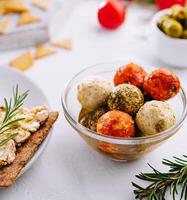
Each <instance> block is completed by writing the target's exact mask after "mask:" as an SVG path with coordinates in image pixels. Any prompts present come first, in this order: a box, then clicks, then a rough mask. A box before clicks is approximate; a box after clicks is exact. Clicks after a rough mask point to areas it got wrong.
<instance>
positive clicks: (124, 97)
mask: <svg viewBox="0 0 187 200" xmlns="http://www.w3.org/2000/svg"><path fill="white" fill-rule="evenodd" d="M107 102H108V107H109V108H110V110H120V111H123V112H126V113H128V114H130V115H135V114H136V113H137V112H138V110H139V109H140V107H141V106H142V105H143V104H144V96H143V94H142V92H141V90H140V89H138V88H137V87H136V86H134V85H130V84H121V85H118V86H117V87H115V88H114V90H113V92H112V93H111V94H110V96H109V97H108V101H107Z"/></svg>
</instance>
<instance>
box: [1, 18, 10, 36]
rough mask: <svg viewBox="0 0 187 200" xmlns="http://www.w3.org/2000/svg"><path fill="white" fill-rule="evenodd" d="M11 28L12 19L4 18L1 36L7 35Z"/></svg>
mask: <svg viewBox="0 0 187 200" xmlns="http://www.w3.org/2000/svg"><path fill="white" fill-rule="evenodd" d="M9 27H10V19H9V18H3V19H2V20H1V21H0V34H5V33H6V32H7V30H8V29H9Z"/></svg>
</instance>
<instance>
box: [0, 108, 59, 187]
mask: <svg viewBox="0 0 187 200" xmlns="http://www.w3.org/2000/svg"><path fill="white" fill-rule="evenodd" d="M57 118H58V112H51V113H50V114H49V118H48V119H47V121H46V122H45V123H44V124H43V125H42V126H41V127H40V129H39V130H38V131H36V132H35V133H33V134H32V135H31V136H30V137H29V138H28V140H27V141H26V142H25V143H23V144H22V146H20V147H18V148H17V151H16V158H15V160H14V162H13V163H12V164H10V165H7V166H5V167H2V168H1V169H0V187H10V186H11V185H12V184H13V183H14V182H15V180H16V179H17V177H18V176H19V174H20V173H21V171H22V169H23V168H24V166H25V165H26V164H27V163H28V162H29V160H30V159H31V158H32V157H33V155H34V153H35V152H36V151H37V149H38V147H39V145H40V144H41V143H42V142H43V141H44V140H45V138H46V137H47V135H48V134H49V131H50V129H51V128H52V126H53V124H54V123H55V121H56V120H57Z"/></svg>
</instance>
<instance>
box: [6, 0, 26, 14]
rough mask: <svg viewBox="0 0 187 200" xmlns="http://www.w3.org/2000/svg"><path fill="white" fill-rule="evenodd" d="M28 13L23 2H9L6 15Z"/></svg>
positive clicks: (18, 0) (17, 0)
mask: <svg viewBox="0 0 187 200" xmlns="http://www.w3.org/2000/svg"><path fill="white" fill-rule="evenodd" d="M26 11H28V8H27V7H26V6H25V4H24V2H23V0H7V3H6V4H5V8H4V13H12V12H13V13H22V12H26Z"/></svg>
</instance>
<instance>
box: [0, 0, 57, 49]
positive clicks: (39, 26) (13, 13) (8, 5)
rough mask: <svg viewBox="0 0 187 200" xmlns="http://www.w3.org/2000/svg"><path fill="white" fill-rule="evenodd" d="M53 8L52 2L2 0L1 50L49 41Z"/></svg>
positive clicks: (0, 18)
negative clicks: (50, 10)
mask: <svg viewBox="0 0 187 200" xmlns="http://www.w3.org/2000/svg"><path fill="white" fill-rule="evenodd" d="M53 1H54V0H53ZM51 6H52V0H0V44H1V45H0V50H6V49H13V48H21V47H26V46H32V45H36V44H39V43H43V42H46V41H48V39H49V32H48V21H49V20H48V13H49V8H51Z"/></svg>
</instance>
